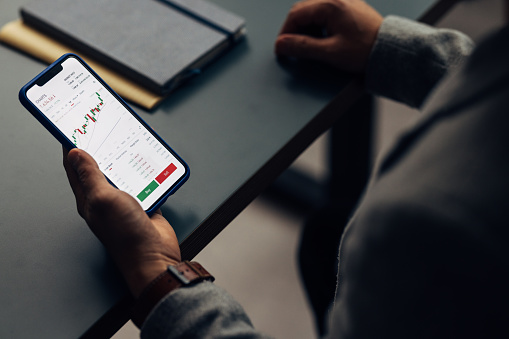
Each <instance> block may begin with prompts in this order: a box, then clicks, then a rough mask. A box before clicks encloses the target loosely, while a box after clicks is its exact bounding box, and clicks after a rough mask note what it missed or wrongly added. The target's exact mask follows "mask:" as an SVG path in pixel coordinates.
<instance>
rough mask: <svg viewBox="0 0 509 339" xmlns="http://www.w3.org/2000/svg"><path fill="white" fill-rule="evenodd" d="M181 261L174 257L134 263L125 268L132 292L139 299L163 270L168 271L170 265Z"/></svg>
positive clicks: (125, 277) (125, 274)
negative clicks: (173, 258)
mask: <svg viewBox="0 0 509 339" xmlns="http://www.w3.org/2000/svg"><path fill="white" fill-rule="evenodd" d="M179 262H180V261H177V260H172V259H168V258H167V259H163V258H162V259H159V260H155V261H150V262H143V263H141V264H139V265H133V266H131V267H129V268H128V269H126V270H123V276H124V279H125V280H126V282H127V286H128V287H129V290H130V291H131V294H132V295H133V297H134V298H135V299H138V298H139V296H140V294H141V293H142V292H143V290H145V288H146V287H147V286H148V285H150V283H151V282H152V281H154V279H156V278H157V277H158V276H159V275H160V274H161V273H162V272H164V271H166V269H167V268H168V266H175V265H177V264H178V263H179Z"/></svg>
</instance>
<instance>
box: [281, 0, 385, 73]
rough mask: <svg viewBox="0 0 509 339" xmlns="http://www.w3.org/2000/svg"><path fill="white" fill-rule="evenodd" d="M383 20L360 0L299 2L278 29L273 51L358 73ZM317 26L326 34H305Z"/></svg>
mask: <svg viewBox="0 0 509 339" xmlns="http://www.w3.org/2000/svg"><path fill="white" fill-rule="evenodd" d="M382 21H383V18H382V16H381V15H380V14H379V13H378V12H377V11H376V10H374V9H373V8H372V7H371V6H369V5H368V4H366V3H365V2H364V1H362V0H307V1H302V2H298V3H296V4H295V5H294V6H293V7H292V9H291V10H290V12H289V14H288V17H287V18H286V21H285V22H284V24H283V27H282V28H281V32H280V33H279V36H278V38H277V40H276V45H275V52H276V54H277V55H278V56H286V57H296V58H302V59H310V60H316V61H321V62H325V63H327V64H329V65H332V66H334V67H336V68H338V69H340V70H343V71H348V72H354V73H361V72H364V71H365V68H366V64H367V61H368V58H369V54H370V53H371V49H372V48H373V44H374V43H375V40H376V36H377V34H378V30H379V28H380V25H381V24H382ZM317 28H318V29H319V30H321V31H323V32H324V33H325V34H324V36H323V37H316V36H310V35H308V34H309V33H308V32H309V30H315V31H316V29H317ZM306 33H308V34H306Z"/></svg>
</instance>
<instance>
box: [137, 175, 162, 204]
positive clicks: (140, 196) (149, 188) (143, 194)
mask: <svg viewBox="0 0 509 339" xmlns="http://www.w3.org/2000/svg"><path fill="white" fill-rule="evenodd" d="M157 187H159V184H158V183H157V182H155V180H153V181H152V182H151V183H150V184H149V185H148V186H147V187H145V189H144V190H143V191H141V192H140V194H138V195H137V196H136V197H137V198H138V199H140V201H143V200H145V199H147V197H148V196H149V195H150V194H152V192H154V190H155V189H156V188H157Z"/></svg>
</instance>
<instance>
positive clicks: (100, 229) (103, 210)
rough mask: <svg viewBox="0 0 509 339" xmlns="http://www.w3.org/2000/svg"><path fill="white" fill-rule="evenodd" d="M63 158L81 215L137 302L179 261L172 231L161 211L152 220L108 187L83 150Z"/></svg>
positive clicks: (128, 197)
mask: <svg viewBox="0 0 509 339" xmlns="http://www.w3.org/2000/svg"><path fill="white" fill-rule="evenodd" d="M63 157H64V159H63V160H64V167H65V171H66V173H67V178H68V179H69V183H70V184H71V188H72V190H73V192H74V195H75V197H76V204H77V207H78V212H79V214H80V215H81V217H83V219H85V221H86V222H87V224H88V226H89V227H90V229H91V230H92V232H94V234H95V235H96V236H97V237H98V238H99V240H101V242H102V243H103V244H104V246H105V247H106V248H107V250H108V251H109V252H110V254H111V255H112V257H113V260H114V261H115V263H116V264H117V266H118V268H119V269H120V271H121V273H122V275H123V276H124V278H125V280H126V282H127V285H128V286H129V289H130V290H131V293H132V294H133V296H134V297H135V298H137V297H139V295H140V293H141V292H142V291H143V289H144V288H145V287H146V286H147V285H148V284H149V283H150V282H151V281H152V280H154V279H155V278H156V277H157V276H158V275H159V274H160V273H162V272H164V270H166V267H167V266H168V265H176V264H177V263H178V262H180V248H179V244H178V240H177V237H176V235H175V232H174V231H173V228H172V227H171V226H170V224H169V223H168V221H166V219H165V218H164V217H163V216H162V214H161V212H160V211H157V212H155V213H154V215H152V216H151V217H148V215H147V214H146V213H145V212H144V211H143V209H142V208H141V206H140V205H139V204H138V203H137V202H136V200H135V199H134V198H133V197H131V196H130V195H129V194H127V193H125V192H122V191H120V190H118V189H116V188H115V187H113V186H112V185H110V184H109V183H108V181H107V180H106V178H105V177H104V175H103V174H102V172H101V171H100V170H99V167H98V166H97V163H96V162H95V160H94V159H93V158H92V157H91V156H90V155H89V154H87V153H86V152H85V151H83V150H79V149H72V150H71V151H69V152H67V151H66V150H65V149H64V150H63Z"/></svg>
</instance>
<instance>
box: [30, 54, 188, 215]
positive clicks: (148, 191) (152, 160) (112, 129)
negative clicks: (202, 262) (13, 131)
mask: <svg viewBox="0 0 509 339" xmlns="http://www.w3.org/2000/svg"><path fill="white" fill-rule="evenodd" d="M60 65H61V66H62V69H61V70H60V71H59V72H58V73H56V74H55V75H54V76H53V77H51V78H50V79H49V80H48V81H47V82H45V83H44V84H42V85H37V82H36V84H34V85H33V86H32V87H30V88H29V89H28V90H27V92H26V96H27V97H28V100H29V101H31V102H32V103H33V104H34V105H35V106H36V107H37V108H38V109H39V110H40V111H41V112H42V113H43V114H44V116H46V118H47V119H49V120H50V121H51V123H53V124H54V125H55V126H56V127H57V128H58V129H59V130H60V132H61V133H62V134H64V135H65V136H66V137H67V139H69V141H70V142H72V143H73V144H74V145H75V146H76V147H78V148H80V149H83V150H85V151H87V152H88V153H89V154H90V155H91V156H92V157H93V158H94V159H95V160H96V161H97V164H98V165H99V168H100V169H101V171H102V172H103V173H104V174H105V175H106V177H107V178H108V179H109V180H110V181H111V182H112V183H113V184H114V185H115V186H117V187H118V188H119V189H121V190H123V191H125V192H127V193H129V194H130V195H131V196H133V197H134V198H135V199H136V200H137V201H138V202H139V203H140V205H141V206H142V207H143V209H144V210H148V209H150V207H151V206H153V205H154V204H155V203H157V202H158V200H159V199H161V197H162V196H164V195H165V193H166V192H167V191H168V190H170V189H171V188H172V187H173V186H174V185H175V184H176V183H177V182H178V181H179V180H180V179H182V178H183V177H184V176H185V175H186V167H185V166H184V165H183V163H182V162H181V160H180V159H178V157H177V156H176V155H175V154H174V153H173V152H172V151H171V149H170V148H169V147H168V146H167V145H166V144H164V143H163V142H161V141H160V140H159V138H158V137H157V136H156V135H155V134H154V133H152V131H151V130H150V129H149V128H147V127H146V126H145V124H143V123H142V122H141V121H140V120H139V119H138V118H137V117H136V116H135V115H133V114H132V113H131V111H130V110H129V109H128V108H127V107H126V105H125V104H124V103H122V102H121V101H119V100H117V98H116V97H115V95H114V94H113V93H112V92H110V90H109V89H108V88H107V87H105V86H104V85H103V84H102V82H101V81H100V80H99V79H97V78H96V77H95V76H94V75H93V74H92V73H91V72H90V71H89V70H88V69H87V68H86V67H85V66H84V65H83V64H82V63H81V62H80V61H79V60H78V59H76V58H74V57H72V56H70V57H68V58H66V59H64V60H63V62H61V64H60Z"/></svg>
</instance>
